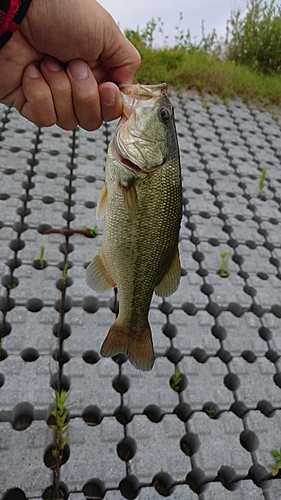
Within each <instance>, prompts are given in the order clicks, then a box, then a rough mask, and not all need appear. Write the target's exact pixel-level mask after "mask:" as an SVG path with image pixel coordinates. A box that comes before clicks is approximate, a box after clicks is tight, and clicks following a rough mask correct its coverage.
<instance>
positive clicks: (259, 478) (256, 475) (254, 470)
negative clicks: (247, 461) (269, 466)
mask: <svg viewBox="0 0 281 500" xmlns="http://www.w3.org/2000/svg"><path fill="white" fill-rule="evenodd" d="M270 476H271V474H270V473H269V472H268V471H267V470H266V468H265V467H264V466H263V465H261V464H255V465H252V466H251V467H250V469H249V477H250V479H252V481H253V482H254V483H255V484H256V485H257V486H260V485H261V483H262V482H263V481H266V480H267V479H269V478H270Z"/></svg>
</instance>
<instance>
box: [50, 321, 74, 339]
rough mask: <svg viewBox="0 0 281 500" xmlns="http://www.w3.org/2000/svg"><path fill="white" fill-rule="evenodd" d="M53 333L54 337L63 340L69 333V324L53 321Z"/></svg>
mask: <svg viewBox="0 0 281 500" xmlns="http://www.w3.org/2000/svg"><path fill="white" fill-rule="evenodd" d="M53 334H54V336H55V337H57V338H59V339H61V340H65V339H68V337H69V336H70V335H71V326H70V325H69V324H68V323H64V324H63V325H62V324H61V323H55V324H54V326H53Z"/></svg>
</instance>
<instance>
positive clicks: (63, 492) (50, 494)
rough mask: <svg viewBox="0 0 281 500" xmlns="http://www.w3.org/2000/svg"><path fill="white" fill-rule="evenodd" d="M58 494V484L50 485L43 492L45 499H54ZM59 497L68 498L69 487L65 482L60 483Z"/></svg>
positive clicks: (63, 499)
mask: <svg viewBox="0 0 281 500" xmlns="http://www.w3.org/2000/svg"><path fill="white" fill-rule="evenodd" d="M56 495H57V490H56V486H54V485H52V486H48V488H46V489H45V490H44V492H43V494H42V499H43V500H54V499H55V498H56ZM59 495H60V496H59V498H60V500H66V498H68V488H67V486H66V485H65V484H64V483H61V482H60V483H59Z"/></svg>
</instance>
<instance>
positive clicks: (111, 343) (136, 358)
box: [100, 318, 154, 371]
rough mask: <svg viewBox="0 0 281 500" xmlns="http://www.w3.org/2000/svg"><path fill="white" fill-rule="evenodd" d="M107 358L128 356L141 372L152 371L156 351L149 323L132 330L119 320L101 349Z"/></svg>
mask: <svg viewBox="0 0 281 500" xmlns="http://www.w3.org/2000/svg"><path fill="white" fill-rule="evenodd" d="M100 353H101V355H102V356H103V357H105V358H108V357H112V356H115V355H116V354H121V353H122V354H127V356H128V358H129V361H130V362H131V363H132V365H133V366H134V367H135V368H138V369H139V370H143V371H148V370H151V368H152V367H153V364H154V350H153V344H152V335H151V329H150V326H149V323H148V322H147V323H146V324H145V325H144V326H143V327H142V328H139V329H132V328H129V327H126V326H123V325H122V324H121V321H120V320H119V318H117V319H116V321H115V323H114V324H113V325H112V327H111V328H110V330H109V332H108V334H107V337H106V339H105V341H104V343H103V345H102V347H101V351H100Z"/></svg>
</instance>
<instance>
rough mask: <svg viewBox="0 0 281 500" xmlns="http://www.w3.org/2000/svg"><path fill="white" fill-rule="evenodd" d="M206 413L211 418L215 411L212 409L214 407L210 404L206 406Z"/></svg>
mask: <svg viewBox="0 0 281 500" xmlns="http://www.w3.org/2000/svg"><path fill="white" fill-rule="evenodd" d="M206 413H207V415H208V417H210V418H213V416H214V414H215V413H216V411H215V410H214V408H212V407H211V406H210V408H207V409H206Z"/></svg>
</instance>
